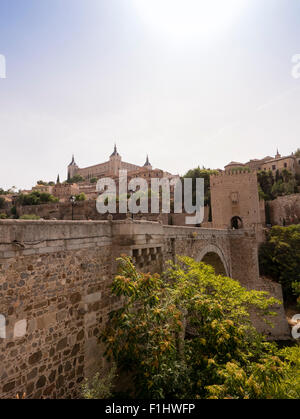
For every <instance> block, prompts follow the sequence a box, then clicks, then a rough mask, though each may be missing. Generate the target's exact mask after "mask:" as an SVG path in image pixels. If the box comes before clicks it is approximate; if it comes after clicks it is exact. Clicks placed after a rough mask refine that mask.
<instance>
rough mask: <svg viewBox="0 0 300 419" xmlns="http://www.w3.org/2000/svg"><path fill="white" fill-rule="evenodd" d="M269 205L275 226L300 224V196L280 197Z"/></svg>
mask: <svg viewBox="0 0 300 419" xmlns="http://www.w3.org/2000/svg"><path fill="white" fill-rule="evenodd" d="M268 204H269V207H270V218H271V223H272V224H273V225H280V226H283V225H291V224H299V223H300V194H294V195H287V196H280V197H278V198H277V199H275V200H274V201H271V202H269V203H268Z"/></svg>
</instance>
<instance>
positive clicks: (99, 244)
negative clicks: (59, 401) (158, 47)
mask: <svg viewBox="0 0 300 419" xmlns="http://www.w3.org/2000/svg"><path fill="white" fill-rule="evenodd" d="M14 240H16V244H11V245H8V243H12V242H13V241H14ZM0 242H1V245H0V313H1V314H2V315H4V316H5V318H6V339H0V397H2V398H3V397H13V398H14V397H16V394H17V393H18V392H19V393H23V392H25V393H26V395H27V397H28V398H40V397H47V398H48V397H49V398H65V397H76V396H77V395H78V390H79V386H80V383H81V382H82V380H83V377H84V376H86V375H88V373H89V372H90V369H91V367H94V366H96V364H97V362H98V361H99V360H101V356H100V349H99V347H98V345H97V337H98V336H99V327H101V324H102V323H103V322H105V319H106V315H107V312H108V311H110V310H111V309H112V308H113V307H114V306H115V304H116V302H115V301H114V299H113V298H112V297H111V295H110V290H109V286H110V281H111V277H112V273H111V239H110V226H109V225H103V224H101V223H96V224H94V223H93V225H89V224H88V223H85V224H84V223H81V224H77V225H75V226H74V227H73V226H71V225H70V224H68V223H64V224H61V223H59V224H57V223H50V224H49V223H46V224H45V223H43V222H35V223H28V222H27V223H26V225H25V224H24V223H21V222H19V223H15V222H14V223H13V224H9V222H7V223H6V224H5V225H1V226H0ZM20 329H21V330H20ZM23 333H25V335H24V336H22V335H23ZM18 336H19V337H18Z"/></svg>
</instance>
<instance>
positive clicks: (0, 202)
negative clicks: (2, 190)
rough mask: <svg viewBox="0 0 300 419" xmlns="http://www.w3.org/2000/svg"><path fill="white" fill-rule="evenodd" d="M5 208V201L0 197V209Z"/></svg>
mask: <svg viewBox="0 0 300 419" xmlns="http://www.w3.org/2000/svg"><path fill="white" fill-rule="evenodd" d="M4 207H5V199H4V198H2V196H0V208H1V209H2V208H4Z"/></svg>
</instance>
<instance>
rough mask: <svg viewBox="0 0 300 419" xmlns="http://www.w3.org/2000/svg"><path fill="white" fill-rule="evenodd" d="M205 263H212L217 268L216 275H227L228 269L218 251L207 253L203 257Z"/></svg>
mask: <svg viewBox="0 0 300 419" xmlns="http://www.w3.org/2000/svg"><path fill="white" fill-rule="evenodd" d="M202 262H203V263H206V265H210V266H212V267H213V268H214V269H215V272H216V275H223V276H226V275H227V274H226V269H225V266H224V265H223V262H222V260H221V258H220V256H219V255H217V254H216V253H212V252H211V253H207V254H206V255H205V256H204V258H203V259H202Z"/></svg>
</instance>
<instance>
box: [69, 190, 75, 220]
mask: <svg viewBox="0 0 300 419" xmlns="http://www.w3.org/2000/svg"><path fill="white" fill-rule="evenodd" d="M70 202H71V205H72V221H73V220H74V206H75V202H76V196H74V195H72V196H71V197H70Z"/></svg>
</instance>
